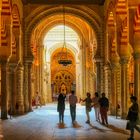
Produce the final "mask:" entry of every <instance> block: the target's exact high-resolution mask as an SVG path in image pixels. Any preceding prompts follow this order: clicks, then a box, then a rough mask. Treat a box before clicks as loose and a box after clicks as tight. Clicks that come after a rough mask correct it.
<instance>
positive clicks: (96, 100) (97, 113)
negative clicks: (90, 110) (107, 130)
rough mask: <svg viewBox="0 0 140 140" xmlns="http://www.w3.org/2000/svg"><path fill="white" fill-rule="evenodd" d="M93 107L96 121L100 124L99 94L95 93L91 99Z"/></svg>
mask: <svg viewBox="0 0 140 140" xmlns="http://www.w3.org/2000/svg"><path fill="white" fill-rule="evenodd" d="M92 102H93V107H94V111H95V118H96V121H99V122H100V104H99V94H98V92H95V96H94V97H93V98H92Z"/></svg>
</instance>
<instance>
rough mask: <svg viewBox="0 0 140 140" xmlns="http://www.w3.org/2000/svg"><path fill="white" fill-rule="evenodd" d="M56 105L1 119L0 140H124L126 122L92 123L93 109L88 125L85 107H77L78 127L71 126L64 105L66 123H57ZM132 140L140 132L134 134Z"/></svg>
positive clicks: (93, 120)
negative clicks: (106, 124) (105, 124)
mask: <svg viewBox="0 0 140 140" xmlns="http://www.w3.org/2000/svg"><path fill="white" fill-rule="evenodd" d="M56 106H57V105H56V103H53V104H48V105H46V106H42V107H41V108H38V109H33V112H30V113H28V114H25V115H23V116H16V117H12V119H8V120H3V121H2V120H0V140H127V138H128V137H129V132H128V131H127V130H125V125H126V120H121V119H119V118H117V119H116V117H115V116H109V125H108V126H103V125H102V124H100V123H99V122H97V121H95V116H94V110H92V111H91V112H90V117H91V124H86V123H85V121H86V115H85V108H84V106H81V105H80V104H78V105H77V124H76V125H74V126H73V125H72V123H71V118H70V112H69V105H68V104H66V110H65V123H64V124H59V123H58V112H57V111H56V108H57V107H56ZM135 140H140V133H138V132H136V131H135Z"/></svg>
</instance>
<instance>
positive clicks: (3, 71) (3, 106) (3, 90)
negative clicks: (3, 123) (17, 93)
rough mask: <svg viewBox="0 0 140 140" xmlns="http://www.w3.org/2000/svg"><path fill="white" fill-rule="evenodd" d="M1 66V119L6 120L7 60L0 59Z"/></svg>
mask: <svg viewBox="0 0 140 140" xmlns="http://www.w3.org/2000/svg"><path fill="white" fill-rule="evenodd" d="M0 64H1V119H7V118H8V117H7V113H8V105H7V103H8V93H7V86H6V85H7V81H6V79H7V74H6V71H7V70H6V69H7V60H6V59H5V60H3V59H1V58H0Z"/></svg>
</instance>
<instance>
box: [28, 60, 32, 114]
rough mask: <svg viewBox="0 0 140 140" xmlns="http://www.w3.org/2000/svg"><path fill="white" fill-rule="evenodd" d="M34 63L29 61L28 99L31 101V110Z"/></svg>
mask: <svg viewBox="0 0 140 140" xmlns="http://www.w3.org/2000/svg"><path fill="white" fill-rule="evenodd" d="M31 75H32V63H31V62H30V63H28V101H29V111H32V84H31V82H32V77H31Z"/></svg>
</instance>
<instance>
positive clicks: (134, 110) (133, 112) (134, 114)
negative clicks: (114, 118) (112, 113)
mask: <svg viewBox="0 0 140 140" xmlns="http://www.w3.org/2000/svg"><path fill="white" fill-rule="evenodd" d="M130 100H131V102H132V105H131V106H130V108H129V111H128V115H127V118H126V119H127V120H129V129H130V138H128V140H134V128H135V129H136V130H137V131H138V132H140V128H139V127H138V126H137V124H136V121H137V119H138V111H139V108H138V103H137V97H136V96H131V97H130Z"/></svg>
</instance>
